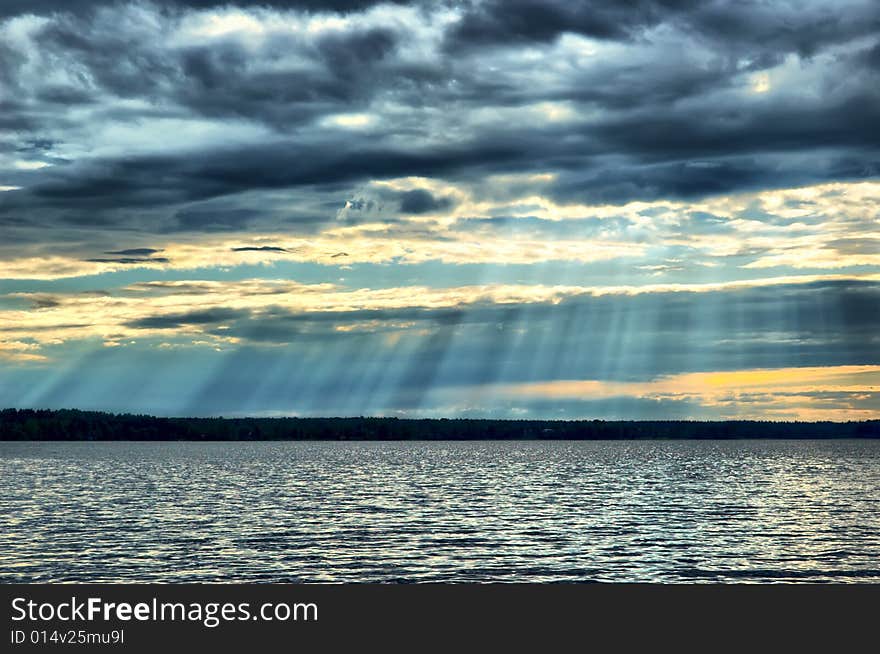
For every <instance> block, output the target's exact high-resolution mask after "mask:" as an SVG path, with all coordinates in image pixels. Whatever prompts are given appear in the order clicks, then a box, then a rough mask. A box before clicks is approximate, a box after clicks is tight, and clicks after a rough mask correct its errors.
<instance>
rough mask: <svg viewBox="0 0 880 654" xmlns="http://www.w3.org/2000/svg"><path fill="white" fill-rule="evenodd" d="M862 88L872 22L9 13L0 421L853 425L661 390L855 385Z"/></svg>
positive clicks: (831, 391)
mask: <svg viewBox="0 0 880 654" xmlns="http://www.w3.org/2000/svg"><path fill="white" fill-rule="evenodd" d="M878 89H880V12H878V11H877V8H876V3H875V2H873V0H845V1H844V2H840V3H836V4H835V5H834V6H833V7H830V6H829V5H828V4H827V3H820V2H812V1H811V2H804V3H788V2H777V3H764V2H757V1H751V0H749V1H746V2H724V1H722V0H639V1H637V2H630V3H619V2H604V1H603V2H593V3H589V5H584V4H579V3H571V2H557V1H556V0H540V1H538V0H510V1H505V2H496V1H495V0H483V1H476V0H475V1H461V2H457V1H453V0H449V1H446V2H440V3H434V2H432V3H428V2H404V1H400V2H372V1H370V0H339V1H336V2H329V3H328V2H320V3H319V2H312V1H310V0H306V1H300V2H297V1H294V0H290V1H284V0H271V1H267V2H261V3H259V4H258V5H253V4H241V3H239V4H236V3H228V2H216V1H213V0H189V1H187V0H155V1H149V0H145V1H134V0H132V1H117V0H113V1H110V0H107V1H100V2H78V1H73V2H71V1H65V2H61V1H60V0H39V1H32V2H16V1H14V0H13V1H12V2H4V3H3V6H2V7H0V234H2V238H0V266H2V269H0V360H2V361H3V362H4V367H3V369H2V370H0V403H3V404H12V405H22V406H23V405H29V406H31V405H33V406H37V405H51V406H56V405H64V404H68V405H72V404H77V405H83V406H86V405H87V406H91V407H95V408H117V409H132V410H144V411H161V412H180V411H187V412H191V413H210V412H224V411H225V412H236V411H237V412H245V411H253V412H280V413H284V412H300V413H338V412H342V413H352V412H368V413H393V412H398V411H403V412H409V413H415V414H419V413H421V414H432V415H439V414H442V413H443V412H444V411H447V412H449V413H454V414H463V413H464V414H468V415H470V414H475V415H483V414H485V415H520V414H519V413H518V412H525V413H526V414H529V415H541V416H546V415H551V416H556V415H560V416H564V417H589V416H591V415H603V416H609V415H617V416H619V417H627V415H629V414H630V413H632V415H638V416H643V417H652V416H654V415H661V416H666V415H669V416H675V417H682V416H684V417H687V416H694V417H701V416H703V417H712V416H719V415H750V416H753V417H755V416H757V417H760V416H762V415H766V416H791V415H794V414H795V413H797V411H800V410H803V411H804V412H805V413H804V415H820V413H816V411H824V412H825V413H821V415H827V416H832V417H834V418H835V419H841V418H843V417H845V416H846V415H848V414H847V412H848V411H850V412H852V413H851V415H853V416H859V417H864V416H866V415H872V414H871V412H872V411H875V412H876V410H877V409H876V403H875V402H874V399H872V398H873V397H874V395H872V393H874V390H872V389H873V386H872V384H873V383H874V378H873V377H865V378H859V379H860V380H861V381H860V382H859V383H861V384H863V385H864V388H863V389H862V391H863V393H862V395H864V394H867V395H865V398H867V399H865V398H862V399H858V400H857V399H853V398H854V397H855V395H852V393H856V394H857V393H859V392H861V391H859V390H858V389H854V388H853V387H852V386H853V385H852V384H850V385H848V386H847V387H846V390H845V391H842V390H840V389H837V388H836V387H835V388H830V387H828V386H827V385H826V386H821V385H816V386H815V387H810V388H811V389H812V390H810V391H809V393H812V395H811V397H813V398H814V399H816V398H820V397H821V398H824V399H822V400H821V402H820V401H819V399H816V402H818V404H816V403H809V402H807V403H804V402H806V400H803V398H801V396H800V395H798V397H797V398H795V397H794V395H791V394H789V395H785V392H787V391H785V392H783V391H780V393H782V395H779V396H778V397H777V396H774V399H773V400H772V401H770V400H766V397H764V396H768V393H770V390H768V389H767V388H763V387H762V389H761V391H760V393H751V392H749V393H745V392H743V393H739V394H738V395H736V397H737V398H739V399H738V400H737V402H739V403H740V404H741V405H742V406H740V405H739V404H736V403H735V402H733V401H731V403H728V404H723V402H721V400H719V399H718V398H719V396H717V395H711V394H710V395H706V394H703V395H700V394H694V393H684V394H679V395H676V396H673V395H674V394H670V393H665V394H664V393H661V394H659V395H658V394H657V393H655V392H654V390H656V389H657V387H658V386H657V385H658V384H666V383H667V382H666V381H662V382H661V381H658V380H673V381H671V382H668V383H676V384H678V383H680V384H682V385H684V386H687V384H688V383H689V380H692V379H693V378H690V377H686V375H691V374H710V373H712V372H713V371H714V372H719V371H722V372H723V371H726V372H728V373H730V374H734V373H735V371H737V370H763V369H778V370H783V371H786V372H785V373H784V374H786V375H790V376H797V374H798V373H796V372H793V371H794V370H795V369H796V368H805V369H807V368H809V369H811V370H812V369H814V368H817V367H822V366H828V367H831V368H834V369H841V368H840V367H841V366H844V367H845V366H858V365H865V366H868V365H877V364H878V363H880V362H878V361H877V360H876V358H877V357H876V354H877V351H878V342H877V337H876V336H875V334H876V333H878V332H877V330H876V327H877V325H876V324H874V319H873V318H872V316H875V315H877V314H880V302H878V295H877V292H876V284H877V275H878V274H880V137H878V134H880V132H878V130H877V128H876V125H877V124H880V90H878ZM172 352H173V356H172V355H171V354H169V353H172ZM168 357H170V358H168ZM177 361H180V362H187V370H186V372H185V374H184V373H182V372H180V371H178V373H179V374H180V380H179V381H178V382H175V384H172V385H170V386H168V395H167V396H166V395H163V394H162V392H160V391H159V390H156V391H155V393H154V394H152V395H151V394H150V393H151V392H152V391H151V392H147V390H142V391H133V390H132V389H131V388H129V390H128V391H124V390H123V389H124V388H127V386H126V384H128V385H129V386H130V385H131V384H134V383H135V382H124V383H123V381H121V380H122V378H123V377H124V374H126V373H124V371H126V370H127V371H129V372H128V373H127V374H129V375H132V376H140V377H142V378H147V377H150V376H151V375H152V377H151V378H154V379H156V380H158V379H167V377H168V375H169V374H170V371H172V370H177V368H176V365H177V364H176V362H177ZM300 361H308V362H310V363H309V366H310V367H309V368H303V370H310V371H313V372H314V374H315V375H316V376H317V378H316V379H315V380H314V382H313V383H311V384H310V383H309V381H308V380H307V379H306V378H305V377H302V375H304V374H305V373H297V372H296V370H299V369H300V368H299V367H298V365H299V364H298V363H297V362H300ZM267 362H270V363H271V362H274V364H273V365H269V364H268V363H267ZM279 362H281V363H284V365H286V366H288V368H287V369H286V370H287V372H286V373H285V371H284V370H282V369H276V368H277V366H278V365H281V363H279ZM160 364H161V366H165V368H164V369H163V368H161V367H160ZM265 369H271V370H273V371H274V372H273V374H274V375H275V376H274V377H271V378H270V379H266V380H263V381H262V382H260V383H257V382H255V380H254V379H252V378H251V377H250V376H249V375H250V374H251V373H250V372H249V371H254V372H253V374H257V372H258V371H260V370H265ZM133 371H139V372H138V373H137V375H135V372H133ZM148 372H149V374H147V373H148ZM817 374H818V373H817ZM77 375H80V376H81V378H82V379H88V380H91V381H89V382H88V383H82V384H80V385H78V386H76V387H75V388H74V384H73V381H72V380H75V379H77ZM820 376H821V375H820ZM733 378H734V379H738V378H736V377H733ZM823 379H825V378H824V377H823ZM834 379H837V378H834ZM212 380H213V381H212ZM111 382H112V385H110V386H108V384H111ZM556 383H565V384H574V385H573V386H567V387H566V388H572V389H578V393H579V395H578V397H572V396H570V395H566V394H562V395H560V394H553V393H545V392H543V391H541V392H538V390H536V389H547V388H558V387H556V386H552V384H556ZM156 384H157V386H156V389H159V388H160V386H162V384H160V383H159V382H158V381H157V382H156ZM517 384H519V386H516V385H517ZM542 384H545V386H542ZM578 384H579V385H578ZM596 384H599V386H596ZM652 384H653V386H652ZM114 385H115V386H114ZM224 385H225V386H224ZM547 385H549V386H547ZM221 386H222V387H223V388H228V391H225V390H220V387H221ZM820 386H821V388H820ZM832 386H833V384H832ZM257 387H258V388H260V389H261V390H260V392H259V394H257V395H253V396H252V397H250V399H249V400H248V402H237V401H236V399H235V398H237V397H243V395H242V389H243V388H252V389H253V388H257ZM112 388H118V389H120V390H118V391H112V390H108V389H112ZM456 388H458V389H470V390H468V391H466V392H465V391H461V392H462V393H465V395H462V396H461V397H459V396H457V395H455V393H457V392H458V391H455V390H454V389H456ZM479 388H483V391H482V392H481V391H479V390H478V389H479ZM513 388H516V389H519V390H516V392H513V391H510V389H513ZM780 388H781V387H780ZM474 389H477V390H474ZM524 389H525V390H524ZM591 389H592V390H591ZM609 389H611V390H609ZM651 389H654V390H651ZM801 390H803V389H801ZM209 391H210V392H209ZM508 391H510V392H508ZM526 391H529V392H532V394H533V396H532V397H530V398H525V397H524V395H523V392H526ZM609 392H613V393H618V394H619V397H618V396H614V397H612V396H611V395H609V394H608V393H609ZM803 392H807V391H806V390H804V391H803ZM798 393H801V391H798ZM846 393H850V395H846ZM759 395H760V396H761V397H764V399H761V397H759ZM181 397H186V398H187V400H186V402H183V403H180V402H178V401H177V400H176V399H175V398H181ZM465 397H470V398H479V402H478V403H476V404H475V403H473V402H470V401H467V402H465V401H464V400H462V399H461V398H465ZM768 397H769V396H768ZM785 397H788V398H789V399H788V400H785V399H784V398H785ZM859 397H861V395H859ZM126 398H128V399H126ZM456 398H458V399H456ZM615 398H616V399H615ZM798 398H800V399H798ZM765 400H766V401H765ZM802 400H803V401H802ZM101 402H105V403H107V406H106V407H104V406H103V405H101ZM224 402H226V404H225V405H224V404H223V403H224ZM777 402H778V403H782V404H778V403H777ZM786 402H787V404H786ZM823 403H824V404H823ZM735 404H736V406H734V405H735ZM783 404H784V406H782V405H783ZM817 407H818V408H817ZM560 412H561V413H560ZM873 415H876V414H873Z"/></svg>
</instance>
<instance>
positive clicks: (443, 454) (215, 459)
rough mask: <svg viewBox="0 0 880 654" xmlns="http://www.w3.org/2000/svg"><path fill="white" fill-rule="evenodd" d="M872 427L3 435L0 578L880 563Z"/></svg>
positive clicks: (637, 571)
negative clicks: (481, 436)
mask: <svg viewBox="0 0 880 654" xmlns="http://www.w3.org/2000/svg"><path fill="white" fill-rule="evenodd" d="M878 501H880V442H878V441H851V440H850V441H728V442H718V441H618V442H610V441H594V442H571V441H565V442H403V443H401V442H388V443H375V442H374V443H350V442H348V443H346V442H323V443H319V442H272V443H265V442H260V443H240V442H239V443H188V442H173V443H120V442H116V443H9V442H7V443H0V581H3V582H16V581H95V582H114V581H142V582H150V581H160V582H184V581H228V582H245V581H259V582H262V581H265V582H269V581H272V582H288V581H338V582H376V581H380V582H392V581H411V582H427V581H432V582H434V581H454V582H490V581H517V582H523V581H526V582H532V581H534V582H550V581H650V582H653V581H660V582H695V581H710V582H713V581H722V582H781V581H786V582H806V581H810V582H812V581H834V582H878V581H880V504H878Z"/></svg>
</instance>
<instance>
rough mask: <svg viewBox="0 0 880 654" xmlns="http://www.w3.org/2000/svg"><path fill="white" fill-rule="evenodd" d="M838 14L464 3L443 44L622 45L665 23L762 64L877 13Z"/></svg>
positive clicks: (865, 9)
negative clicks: (569, 38) (560, 40)
mask: <svg viewBox="0 0 880 654" xmlns="http://www.w3.org/2000/svg"><path fill="white" fill-rule="evenodd" d="M841 9H842V8H841V7H839V6H834V5H824V4H819V3H815V4H814V3H795V4H789V3H782V2H776V3H772V2H771V3H766V2H759V1H757V0H742V1H739V2H727V1H725V0H633V1H631V2H618V1H615V0H600V1H593V2H589V3H578V2H566V1H565V0H488V1H486V2H472V3H470V9H469V10H468V11H466V12H465V14H464V17H463V18H462V20H461V21H460V22H459V23H458V24H457V25H456V26H455V27H454V28H453V29H452V30H451V32H450V34H449V39H450V45H451V46H452V47H462V46H465V47H479V46H485V45H507V44H510V43H511V42H513V43H516V42H529V41H532V42H546V41H552V40H553V39H555V38H557V37H558V36H560V35H561V34H565V33H570V34H580V35H583V36H587V37H592V38H596V39H610V40H626V39H631V38H634V37H635V36H637V35H638V34H639V33H640V32H641V31H643V30H645V29H647V28H650V27H653V26H655V25H658V24H660V23H671V24H675V25H681V26H686V28H687V29H688V31H690V32H691V33H693V34H694V35H695V36H696V37H697V38H699V39H707V40H710V41H712V42H713V43H715V44H717V45H718V46H719V47H722V48H724V49H729V50H749V51H751V56H752V57H754V58H755V59H758V60H761V59H763V63H764V64H769V63H770V62H771V61H772V60H775V59H778V57H780V56H782V55H784V54H785V53H788V52H796V53H798V54H799V55H801V56H811V55H814V54H815V53H816V52H818V51H819V50H821V49H822V48H823V47H825V46H827V45H829V44H833V43H839V42H843V41H847V40H849V39H853V38H857V37H859V36H864V35H866V34H872V33H874V32H875V31H876V30H877V29H880V15H878V13H880V12H877V10H876V5H875V4H874V3H873V2H871V0H864V1H861V2H854V3H851V4H850V5H849V6H847V7H846V10H843V11H842V10H841Z"/></svg>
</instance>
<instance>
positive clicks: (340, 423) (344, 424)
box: [0, 409, 880, 441]
mask: <svg viewBox="0 0 880 654" xmlns="http://www.w3.org/2000/svg"><path fill="white" fill-rule="evenodd" d="M672 438H675V439H716V440H723V439H733V438H798V439H802V438H803V439H805V438H880V420H869V421H862V422H795V421H792V422H776V421H752V420H731V421H718V422H707V421H697V420H694V421H688V420H635V421H627V420H619V421H606V420H484V419H468V418H461V419H458V418H455V419H449V418H437V419H433V418H429V419H404V418H364V417H360V418H157V417H154V416H147V415H132V414H113V413H101V412H95V411H78V410H73V409H69V410H57V411H55V410H36V409H5V410H2V411H0V440H4V441H20V440H35V441H56V440H57V441H135V440H137V441H175V440H194V441H260V440H322V441H332V440H357V441H363V440H380V441H382V440H522V439H526V440H605V439H611V440H622V439H672Z"/></svg>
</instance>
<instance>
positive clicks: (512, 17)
mask: <svg viewBox="0 0 880 654" xmlns="http://www.w3.org/2000/svg"><path fill="white" fill-rule="evenodd" d="M701 4H706V3H705V2H701V0H635V1H634V2H615V1H614V0H600V1H599V2H589V3H583V2H580V3H579V2H567V1H566V0H489V1H487V2H473V3H470V5H471V6H470V9H469V10H468V11H467V12H466V13H465V14H464V17H463V18H462V20H461V21H460V22H459V23H458V24H457V25H456V26H455V28H454V29H453V30H452V31H451V33H450V35H449V37H450V46H451V47H461V46H468V47H477V46H482V45H493V44H505V45H507V44H510V43H511V42H514V43H515V42H517V41H552V40H553V39H555V38H556V37H558V36H559V35H560V34H563V33H565V32H570V33H574V34H582V35H584V36H590V37H593V38H598V39H624V38H627V37H629V36H630V35H631V34H632V33H633V32H634V31H636V30H638V29H642V28H645V27H648V26H650V25H654V24H656V23H658V22H660V21H662V20H664V19H666V18H669V17H670V16H672V15H674V14H676V13H679V12H681V11H683V10H686V9H690V8H694V7H697V6H699V5H701Z"/></svg>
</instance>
